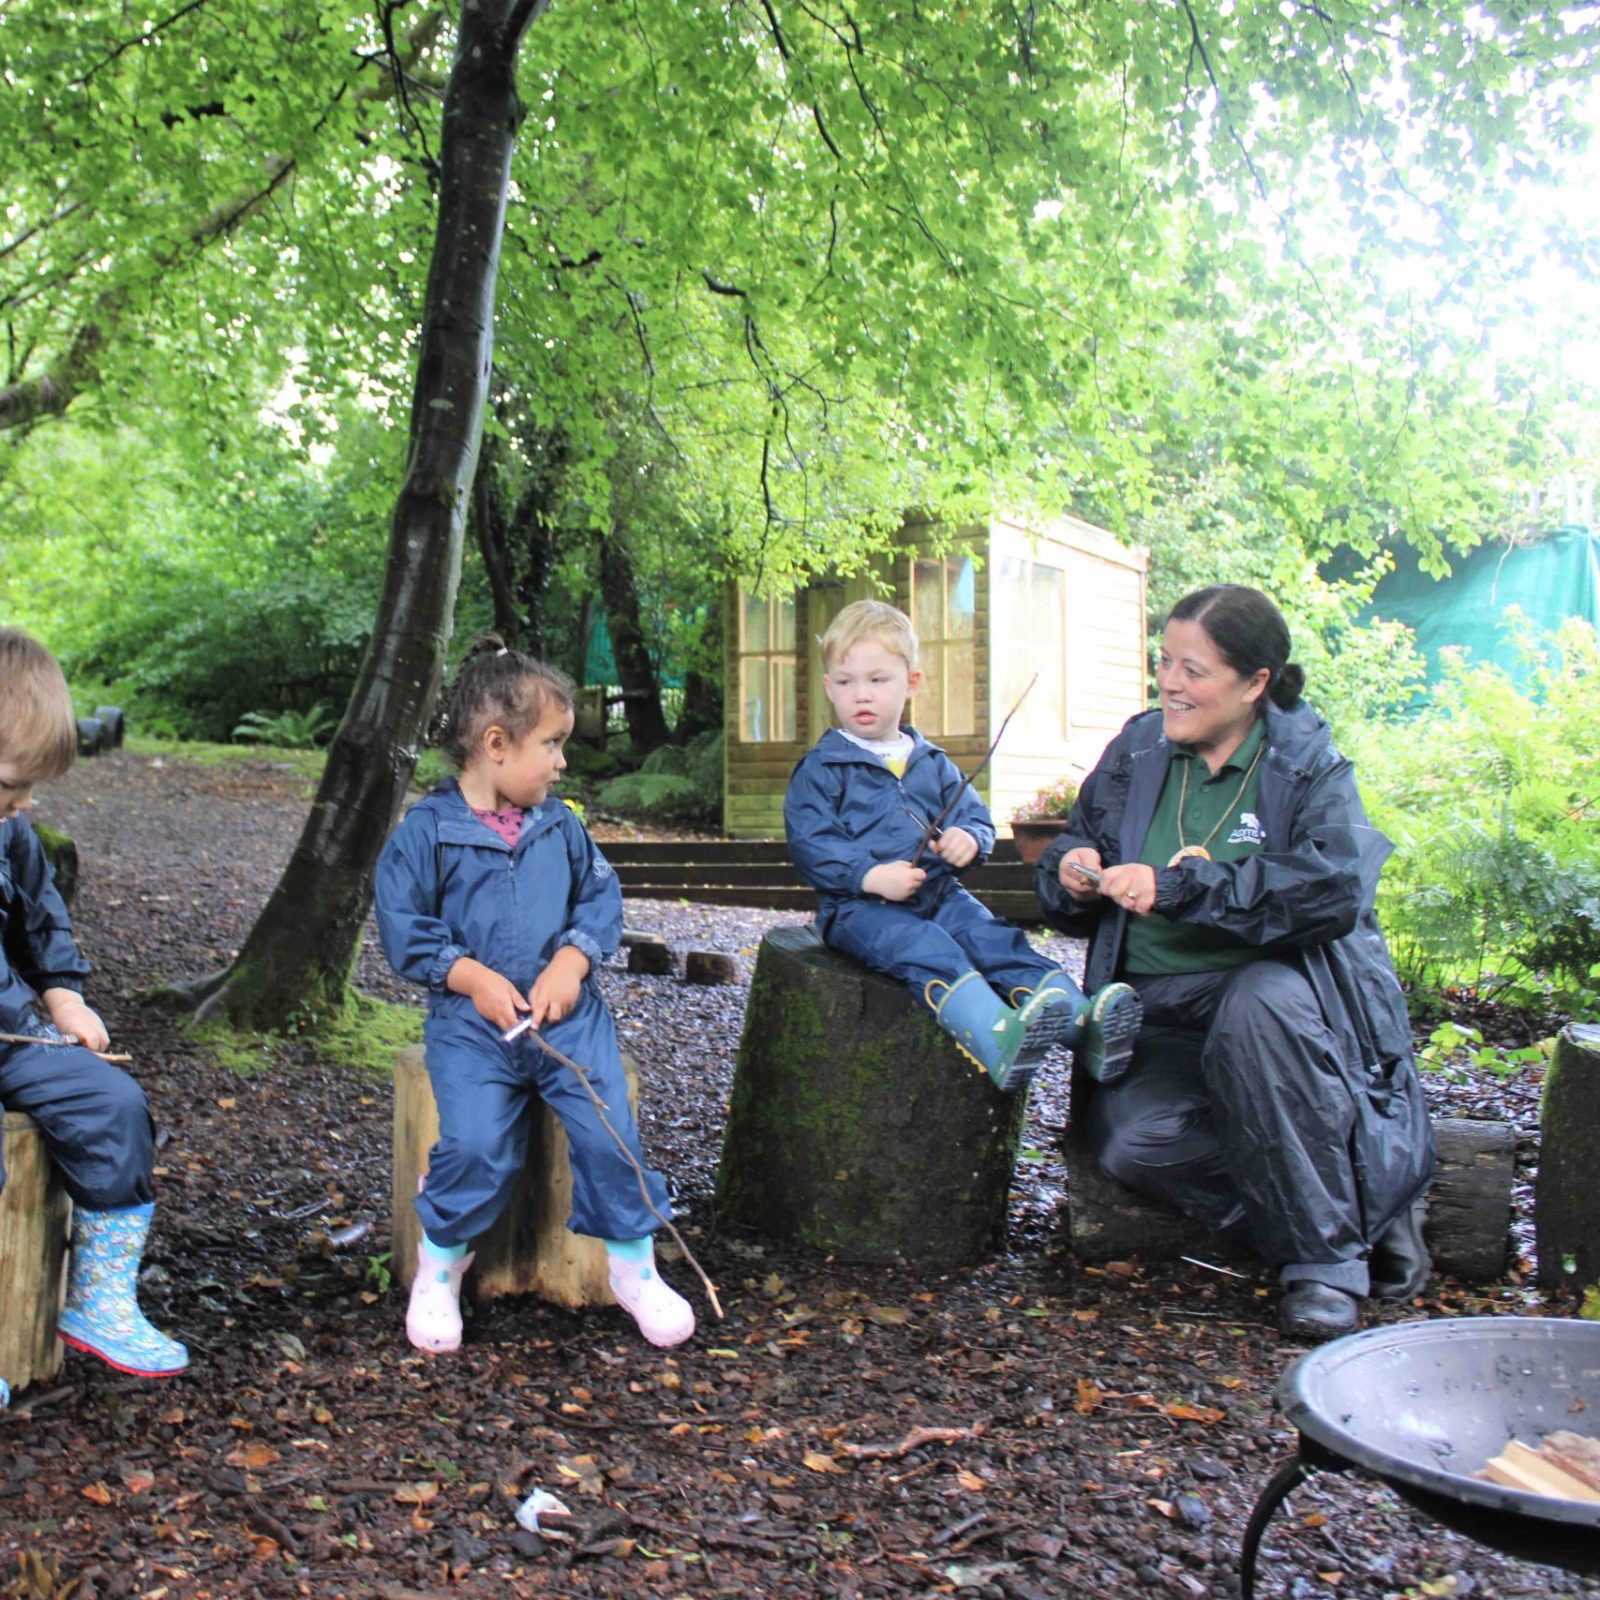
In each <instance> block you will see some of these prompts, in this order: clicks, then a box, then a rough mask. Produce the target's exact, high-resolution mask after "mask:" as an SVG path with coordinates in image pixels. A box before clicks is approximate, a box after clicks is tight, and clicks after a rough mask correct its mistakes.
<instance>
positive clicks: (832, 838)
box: [783, 728, 994, 925]
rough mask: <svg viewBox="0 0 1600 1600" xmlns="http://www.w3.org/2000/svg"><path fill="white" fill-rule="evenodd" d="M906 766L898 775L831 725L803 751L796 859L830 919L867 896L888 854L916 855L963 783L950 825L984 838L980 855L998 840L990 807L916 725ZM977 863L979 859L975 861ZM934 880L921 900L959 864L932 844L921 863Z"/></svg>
mask: <svg viewBox="0 0 1600 1600" xmlns="http://www.w3.org/2000/svg"><path fill="white" fill-rule="evenodd" d="M905 731H906V732H907V733H909V734H910V735H911V738H912V740H913V744H912V748H911V755H910V757H909V758H908V759H907V761H906V773H905V776H904V777H903V778H897V777H895V775H894V774H893V773H892V772H891V771H890V770H889V769H888V767H887V766H885V765H884V763H883V761H882V760H881V759H880V758H879V757H877V756H875V755H873V754H872V752H871V751H870V750H863V749H862V748H861V747H860V745H857V744H852V743H851V742H850V741H849V740H848V739H847V738H845V736H844V735H843V734H842V733H840V732H839V730H838V729H837V728H830V729H828V731H827V732H826V733H825V734H823V736H822V737H821V738H820V739H819V740H817V742H816V743H815V744H814V745H813V746H812V747H811V748H810V749H809V750H808V751H807V752H806V753H805V755H804V756H802V757H801V759H800V764H799V765H798V766H797V767H796V768H795V769H794V775H793V776H792V777H791V778H790V779H789V791H788V793H787V794H786V795H785V796H784V800H783V826H784V831H785V833H787V835H788V838H789V859H790V860H791V861H792V862H793V863H794V866H795V870H796V871H797V872H798V873H799V874H800V876H801V877H802V878H804V879H805V880H806V882H807V883H809V884H810V885H811V887H812V888H813V889H815V890H816V891H817V894H818V896H819V898H820V900H821V902H822V904H821V913H822V920H823V922H824V925H826V922H827V920H828V917H829V914H830V913H831V911H832V908H833V907H834V906H835V905H836V904H838V903H839V902H840V901H843V900H853V899H859V898H861V880H862V879H863V878H864V877H865V876H866V875H867V873H868V872H870V871H871V870H872V869H873V868H874V867H876V866H878V865H880V864H881V863H883V862H885V861H910V860H911V859H912V858H913V857H914V856H915V855H916V853H917V847H918V846H919V845H920V844H921V843H922V840H923V836H924V834H925V833H926V831H927V827H928V824H930V823H931V822H933V821H934V819H935V818H936V817H937V816H938V815H939V813H940V812H941V811H943V810H944V808H945V807H946V806H947V805H949V804H950V801H951V799H952V798H953V797H954V796H955V795H957V794H958V793H959V795H960V799H958V800H957V801H956V803H955V805H954V806H953V807H952V808H951V811H950V815H949V816H948V817H946V818H945V820H944V826H945V827H946V828H964V829H965V830H966V831H967V832H968V833H970V834H971V835H972V837H973V838H974V839H976V840H977V842H978V861H982V860H983V859H984V857H985V856H987V855H988V854H989V852H990V851H991V850H993V849H994V823H993V822H992V821H991V820H990V818H989V811H988V808H987V807H986V806H985V805H984V803H983V802H982V801H981V800H980V799H979V798H978V797H977V795H975V794H974V793H973V792H972V790H971V789H970V788H969V787H966V784H965V780H964V779H963V778H962V776H961V771H960V769H959V768H958V767H957V766H956V764H955V762H953V761H952V760H951V759H950V758H949V756H947V755H946V754H945V753H944V751H943V750H941V749H940V748H939V747H938V746H937V745H934V744H929V743H928V741H927V740H926V739H924V738H923V737H922V735H921V734H920V733H918V732H917V730H916V729H915V728H907V729H906V730H905ZM973 864H974V865H976V864H977V863H976V862H974V863H973ZM918 865H919V866H922V867H923V868H925V869H926V871H927V874H928V877H927V881H926V882H925V883H924V884H923V885H922V887H921V888H920V889H919V890H918V891H917V893H916V894H915V896H913V897H912V899H910V900H908V901H906V902H905V904H906V905H908V906H910V907H911V908H912V909H913V910H918V909H921V908H922V907H924V906H929V905H932V904H934V903H935V902H936V901H937V900H938V899H939V897H940V896H941V895H943V894H944V893H945V892H946V890H947V888H948V886H949V885H950V883H951V882H952V881H953V880H954V878H955V875H956V874H955V869H954V868H953V867H951V866H950V865H949V864H948V863H946V862H944V861H941V860H940V859H939V857H938V856H936V855H935V854H934V853H933V849H932V847H931V846H930V847H929V848H928V849H927V850H925V851H924V852H923V855H922V860H921V861H920V862H919V863H918Z"/></svg>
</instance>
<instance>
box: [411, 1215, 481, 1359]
mask: <svg viewBox="0 0 1600 1600" xmlns="http://www.w3.org/2000/svg"><path fill="white" fill-rule="evenodd" d="M471 1265H472V1252H471V1251H470V1250H469V1251H468V1252H467V1254H466V1255H464V1256H462V1257H461V1259H460V1260H459V1261H443V1260H441V1259H440V1258H439V1257H438V1256H436V1255H434V1254H433V1253H432V1252H431V1251H430V1250H429V1249H428V1247H427V1245H425V1244H423V1243H422V1242H421V1241H420V1240H419V1241H418V1243H417V1275H416V1277H414V1278H413V1279H412V1280H411V1304H410V1305H409V1306H408V1307H407V1308H406V1338H408V1339H409V1340H410V1341H411V1342H412V1344H414V1345H415V1346H416V1347H417V1349H419V1350H427V1351H431V1352H433V1353H434V1354H439V1355H442V1354H444V1353H445V1352H446V1351H450V1350H459V1349H460V1348H461V1280H462V1278H464V1277H465V1276H466V1272H467V1268H468V1267H470V1266H471Z"/></svg>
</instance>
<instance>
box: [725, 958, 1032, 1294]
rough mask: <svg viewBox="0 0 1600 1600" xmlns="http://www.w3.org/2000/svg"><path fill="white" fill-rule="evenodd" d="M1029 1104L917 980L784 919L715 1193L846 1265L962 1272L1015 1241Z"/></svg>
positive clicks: (750, 1023)
mask: <svg viewBox="0 0 1600 1600" xmlns="http://www.w3.org/2000/svg"><path fill="white" fill-rule="evenodd" d="M1025 1111H1026V1097H1025V1096H1022V1095H1010V1096H1008V1095H1003V1094H1001V1093H1000V1092H999V1091H998V1090H997V1089H995V1088H994V1087H993V1086H992V1085H991V1084H990V1082H989V1079H988V1077H987V1076H986V1075H985V1074H983V1073H982V1072H981V1071H979V1070H978V1069H977V1068H976V1067H974V1066H973V1064H972V1063H971V1062H970V1061H968V1060H967V1059H966V1057H965V1056H963V1055H962V1054H961V1053H960V1052H959V1051H958V1050H957V1049H956V1048H955V1046H954V1045H953V1044H952V1043H951V1042H950V1040H949V1038H948V1037H947V1035H945V1034H944V1033H943V1032H942V1031H941V1030H940V1028H939V1027H938V1025H937V1024H936V1023H935V1022H934V1020H933V1017H932V1015H931V1014H930V1013H929V1012H928V1011H927V1010H926V1009H925V1008H924V1007H922V1006H920V1005H918V1004H917V1002H916V1001H915V1000H914V999H913V998H912V996H911V994H910V992H909V991H908V990H907V989H906V987H905V985H903V984H900V983H896V982H895V981H894V980H892V979H890V978H885V977H882V976H880V975H879V974H878V973H875V972H869V971H868V970H867V969H866V968H864V967H862V966H859V965H858V964H857V963H856V962H854V961H851V960H849V959H848V958H847V957H845V956H842V955H839V954H837V953H836V952H834V951H832V950H829V949H828V948H827V947H826V946H825V945H824V944H823V943H822V941H821V940H820V939H819V938H818V937H817V935H816V933H815V932H814V931H813V930H812V929H811V928H809V927H803V928H777V929H775V930H774V931H773V932H771V933H769V934H768V935H767V936H766V937H765V938H764V939H763V940H762V941H761V952H760V955H759V957H758V958H757V961H756V971H755V977H754V979H753V981H752V983H751V986H750V1000H749V1004H748V1007H747V1008H746V1011H745V1025H744V1036H743V1038H742V1040H741V1041H740V1045H739V1062H738V1068H737V1071H736V1074H735V1077H734V1085H733V1104H732V1107H731V1109H730V1111H729V1115H728V1127H727V1134H726V1137H725V1140H724V1143H723V1147H722V1161H721V1165H720V1167H719V1169H718V1173H717V1200H718V1203H719V1206H720V1208H721V1211H722V1214H723V1216H724V1217H725V1218H727V1219H729V1220H732V1221H735V1222H740V1223H744V1224H747V1225H748V1226H750V1227H753V1228H756V1229H758V1230H759V1231H760V1232H762V1233H765V1234H768V1235H770V1236H771V1237H774V1238H779V1239H786V1240H792V1241H795V1242H797V1243H800V1244H805V1245H809V1246H812V1247H813V1248H815V1249H819V1250H828V1251H832V1252H833V1253H835V1254H836V1255H839V1256H841V1257H844V1258H845V1259H847V1260H853V1261H897V1260H906V1261H914V1262H919V1263H922V1264H924V1265H926V1266H930V1267H950V1266H961V1265H965V1264H967V1263H970V1262H974V1261H978V1260H980V1259H982V1258H983V1257H984V1256H985V1255H986V1254H988V1253H989V1252H991V1251H993V1250H994V1249H995V1248H996V1247H997V1246H998V1245H999V1244H1000V1243H1001V1242H1002V1241H1003V1239H1004V1236H1005V1227H1006V1201H1007V1197H1008V1195H1009V1193H1010V1189H1011V1179H1012V1174H1013V1172H1014V1170H1015V1167H1016V1160H1017V1149H1018V1144H1019V1141H1020V1139H1021V1134H1022V1124H1023V1118H1024V1114H1025Z"/></svg>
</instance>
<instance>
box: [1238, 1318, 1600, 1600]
mask: <svg viewBox="0 0 1600 1600" xmlns="http://www.w3.org/2000/svg"><path fill="white" fill-rule="evenodd" d="M1278 1399H1279V1403H1280V1404H1281V1405H1282V1406H1283V1409H1284V1412H1285V1414H1286V1415H1287V1417H1288V1418H1289V1421H1290V1422H1292V1423H1293V1424H1294V1426H1295V1428H1296V1429H1297V1430H1298V1432H1299V1435H1300V1438H1299V1446H1298V1449H1297V1450H1296V1452H1295V1454H1294V1455H1292V1456H1290V1457H1289V1458H1288V1460H1286V1461H1285V1462H1283V1463H1282V1465H1281V1466H1279V1468H1278V1469H1277V1471H1276V1472H1274V1473H1273V1475H1272V1477H1271V1479H1270V1480H1269V1481H1268V1483H1267V1486H1266V1487H1265V1488H1264V1489H1263V1490H1262V1492H1261V1496H1260V1498H1259V1499H1258V1500H1257V1501H1256V1504H1255V1509H1254V1510H1253V1511H1252V1512H1251V1513H1250V1520H1249V1522H1248V1523H1247V1524H1246V1526H1245V1531H1244V1539H1243V1542H1242V1544H1241V1546H1240V1551H1239V1568H1240V1571H1239V1592H1240V1595H1241V1596H1242V1600H1253V1597H1254V1594H1255V1565H1256V1557H1257V1555H1258V1554H1259V1552H1260V1548H1261V1536H1262V1534H1263V1532H1264V1531H1265V1529H1266V1526H1267V1523H1268V1521H1269V1520H1270V1519H1271V1517H1272V1514H1273V1512H1274V1511H1276V1510H1277V1508H1278V1507H1279V1505H1281V1504H1282V1503H1283V1500H1284V1499H1285V1497H1286V1496H1288V1495H1289V1494H1290V1493H1291V1492H1292V1491H1293V1490H1294V1489H1295V1488H1296V1487H1297V1486H1298V1485H1299V1484H1301V1483H1303V1482H1304V1481H1305V1479H1306V1478H1307V1477H1308V1476H1310V1474H1311V1473H1313V1472H1349V1471H1360V1472H1367V1473H1370V1474H1371V1475H1372V1476H1374V1477H1376V1478H1381V1479H1382V1480H1383V1481H1384V1482H1385V1483H1387V1484H1389V1485H1390V1486H1391V1487H1392V1488H1393V1489H1394V1490H1395V1491H1396V1492H1397V1493H1398V1494H1399V1495H1400V1496H1401V1498H1402V1499H1404V1500H1406V1501H1409V1502H1410V1503H1411V1504H1412V1505H1414V1506H1415V1507H1416V1508H1417V1509H1418V1510H1419V1511H1423V1512H1426V1513H1427V1514H1428V1515H1429V1516H1431V1517H1433V1518H1434V1519H1435V1520H1437V1521H1439V1522H1442V1523H1443V1524H1444V1525H1445V1526H1446V1527H1448V1528H1453V1529H1454V1530H1455V1531H1456V1532H1457V1533H1462V1534H1465V1535H1466V1536H1467V1537H1468V1538H1470V1539H1475V1540H1477V1541H1478V1542H1479V1543H1481V1544H1486V1545H1488V1546H1490V1547H1491V1548H1493V1549H1495V1550H1499V1551H1501V1552H1502V1553H1504V1554H1506V1555H1511V1556H1516V1557H1518V1558H1520V1559H1521V1560H1524V1561H1537V1562H1542V1563H1544V1564H1545V1565H1547V1566H1555V1567H1561V1568H1563V1569H1564V1570H1566V1571H1568V1572H1578V1573H1597V1572H1600V1506H1596V1505H1585V1504H1582V1503H1580V1502H1579V1501H1576V1500H1561V1499H1554V1498H1551V1497H1550V1496H1547V1495H1538V1494H1531V1493H1528V1492H1526V1491H1524V1490H1521V1489H1508V1488H1505V1487H1503V1486H1501V1485H1500V1484H1497V1483H1487V1482H1485V1481H1483V1480H1482V1479H1479V1478H1474V1477H1473V1476H1471V1474H1472V1473H1474V1472H1475V1471H1476V1470H1477V1469H1478V1468H1479V1467H1481V1466H1482V1465H1483V1464H1484V1463H1485V1462H1486V1461H1487V1460H1488V1459H1489V1458H1490V1457H1491V1456H1493V1455H1498V1454H1499V1453H1500V1452H1501V1451H1502V1450H1503V1449H1504V1448H1505V1446H1506V1445H1507V1444H1508V1443H1509V1442H1510V1441H1511V1440H1513V1439H1518V1440H1520V1441H1521V1442H1522V1443H1523V1444H1526V1445H1528V1446H1530V1447H1537V1446H1538V1444H1539V1441H1540V1440H1541V1439H1543V1438H1544V1437H1545V1435H1546V1434H1550V1433H1554V1432H1556V1431H1557V1430H1559V1429H1563V1428H1570V1429H1572V1430H1574V1431H1575V1432H1579V1433H1600V1325H1597V1324H1594V1323H1587V1322H1569V1321H1566V1320H1565V1319H1562V1318H1558V1317H1462V1318H1459V1319H1454V1320H1446V1319H1442V1318H1441V1319H1436V1320H1433V1321H1429V1322H1409V1323H1399V1324H1396V1325H1395V1326H1393V1327H1387V1328H1370V1329H1368V1330H1367V1331H1366V1332H1365V1333H1353V1334H1350V1335H1349V1336H1348V1337H1347V1338H1343V1339H1335V1340H1334V1341H1333V1342H1332V1343H1330V1344H1326V1345H1323V1346H1322V1347H1321V1348H1320V1349H1317V1350H1313V1351H1311V1352H1309V1353H1308V1354H1306V1355H1304V1356H1302V1357H1301V1358H1300V1359H1299V1360H1298V1361H1297V1362H1295V1364H1294V1365H1293V1366H1292V1367H1290V1369H1289V1370H1288V1371H1287V1372H1286V1373H1285V1374H1284V1376H1283V1379H1282V1381H1281V1382H1280V1383H1279V1385H1278Z"/></svg>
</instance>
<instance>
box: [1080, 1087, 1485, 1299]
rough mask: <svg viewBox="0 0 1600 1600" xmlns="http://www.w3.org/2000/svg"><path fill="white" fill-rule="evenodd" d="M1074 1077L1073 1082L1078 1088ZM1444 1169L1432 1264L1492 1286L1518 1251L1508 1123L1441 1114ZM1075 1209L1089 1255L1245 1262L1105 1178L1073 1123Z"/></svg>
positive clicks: (1430, 1218) (1164, 1208)
mask: <svg viewBox="0 0 1600 1600" xmlns="http://www.w3.org/2000/svg"><path fill="white" fill-rule="evenodd" d="M1078 1087H1079V1086H1078V1084H1077V1082H1076V1081H1074V1084H1073V1089H1074V1092H1075V1093H1076V1092H1077V1091H1078ZM1433 1130H1434V1136H1435V1138H1436V1139H1437V1141H1438V1146H1439V1167H1438V1173H1437V1175H1436V1176H1435V1178H1434V1181H1433V1186H1432V1188H1431V1189H1429V1191H1428V1198H1427V1219H1426V1221H1425V1222H1424V1223H1423V1229H1422V1232H1423V1237H1424V1239H1426V1241H1427V1244H1428V1249H1429V1251H1430V1253H1431V1254H1432V1256H1433V1265H1434V1269H1435V1270H1436V1271H1438V1272H1441V1273H1444V1274H1447V1275H1448V1276H1450V1277H1454V1278H1459V1279H1461V1280H1463V1281H1464V1282H1467V1283H1489V1282H1492V1281H1493V1280H1494V1279H1496V1278H1498V1277H1499V1276H1500V1275H1501V1274H1502V1273H1503V1272H1504V1271H1505V1268H1506V1260H1507V1257H1508V1255H1509V1253H1510V1234H1511V1182H1512V1176H1513V1158H1514V1155H1515V1149H1514V1144H1515V1141H1514V1139H1513V1137H1512V1131H1511V1127H1510V1124H1508V1123H1504V1122H1474V1121H1469V1120H1467V1119H1465V1118H1454V1117H1441V1118H1437V1119H1435V1121H1434V1124H1433ZM1062 1148H1063V1150H1064V1152H1065V1155H1066V1159H1067V1212H1068V1223H1069V1231H1070V1236H1071V1248H1072V1250H1073V1252H1074V1254H1076V1255H1077V1256H1078V1257H1079V1258H1080V1259H1082V1260H1085V1261H1118V1260H1126V1259H1128V1258H1130V1257H1134V1256H1137V1257H1138V1258H1139V1259H1140V1260H1141V1261H1147V1262H1149V1261H1172V1260H1176V1259H1177V1258H1178V1257H1179V1256H1199V1257H1201V1258H1202V1259H1204V1260H1213V1261H1214V1260H1218V1259H1222V1258H1224V1257H1227V1258H1230V1259H1237V1252H1234V1253H1233V1254H1232V1255H1231V1256H1230V1254H1229V1252H1227V1251H1225V1250H1223V1248H1222V1247H1221V1246H1220V1245H1219V1244H1218V1242H1217V1240H1216V1239H1215V1238H1214V1237H1213V1235H1212V1234H1211V1233H1210V1232H1209V1231H1208V1230H1207V1229H1206V1228H1205V1227H1203V1226H1202V1225H1201V1224H1200V1223H1198V1222H1192V1221H1191V1220H1190V1219H1189V1218H1188V1217H1185V1216H1184V1215H1183V1214H1182V1213H1181V1212H1178V1211H1175V1210H1174V1209H1173V1208H1172V1207H1171V1206H1168V1205H1165V1204H1164V1203H1163V1202H1161V1201H1159V1200H1150V1199H1146V1198H1145V1196H1143V1195H1139V1194H1135V1193H1134V1192H1133V1191H1132V1190H1131V1189H1124V1188H1123V1187H1122V1185H1121V1184H1119V1183H1117V1182H1115V1181H1114V1180H1113V1179H1111V1178H1109V1177H1107V1176H1106V1174H1105V1172H1104V1171H1103V1170H1102V1169H1101V1167H1100V1164H1099V1162H1097V1161H1096V1160H1095V1158H1094V1156H1093V1154H1092V1153H1091V1151H1090V1149H1089V1145H1088V1141H1087V1140H1086V1139H1085V1138H1084V1137H1083V1136H1082V1134H1081V1133H1079V1132H1077V1131H1076V1129H1074V1128H1072V1127H1069V1128H1068V1130H1067V1135H1066V1138H1065V1140H1064V1141H1063V1146H1062Z"/></svg>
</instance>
